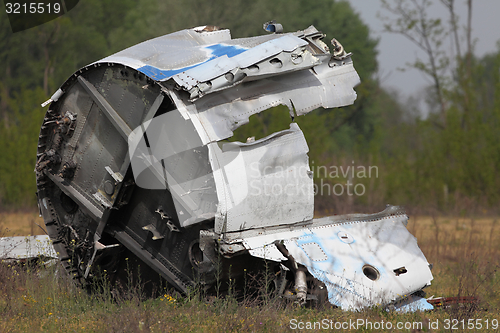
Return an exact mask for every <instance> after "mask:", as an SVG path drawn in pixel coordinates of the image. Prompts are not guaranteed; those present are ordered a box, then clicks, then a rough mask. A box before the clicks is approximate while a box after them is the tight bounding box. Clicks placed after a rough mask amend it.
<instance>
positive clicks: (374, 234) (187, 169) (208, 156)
mask: <svg viewBox="0 0 500 333" xmlns="http://www.w3.org/2000/svg"><path fill="white" fill-rule="evenodd" d="M266 26H267V27H268V28H267V29H268V30H269V29H270V28H269V27H272V28H273V29H275V30H272V29H271V31H276V32H278V33H272V34H267V35H263V36H257V37H251V38H242V39H231V35H230V32H229V30H225V29H218V28H217V27H213V26H211V27H198V28H194V29H187V30H182V31H179V32H176V33H173V34H169V35H165V36H162V37H158V38H155V39H152V40H149V41H146V42H143V43H141V44H138V45H135V46H132V47H130V48H128V49H125V50H123V51H121V52H118V53H116V54H114V55H111V56H109V57H107V58H105V59H102V60H100V61H97V62H95V63H93V64H91V65H89V66H87V67H84V68H82V69H81V70H79V71H78V72H76V73H75V74H74V75H73V76H71V77H70V78H69V79H68V80H67V81H66V82H65V83H64V84H63V85H62V86H61V88H60V89H59V90H58V91H57V92H56V93H55V94H54V95H53V96H52V98H51V99H50V100H49V101H47V102H46V103H44V104H43V105H44V106H45V105H48V104H50V106H49V109H48V111H47V114H46V117H45V119H44V123H43V124H42V127H41V131H40V138H39V145H38V155H37V157H38V158H37V165H36V170H35V171H36V174H37V186H38V202H39V207H40V210H41V214H42V215H43V218H44V220H45V224H46V226H47V230H48V232H49V235H50V238H51V239H52V240H53V242H54V248H55V250H56V251H57V252H58V253H59V257H60V259H61V260H62V262H63V265H64V266H65V267H66V269H67V270H68V271H69V272H70V273H71V275H72V276H73V277H74V278H75V279H76V280H78V281H79V282H81V283H82V284H83V285H85V284H87V283H89V282H90V281H91V280H92V279H93V278H94V277H95V276H97V275H98V272H99V269H106V270H107V272H108V274H109V275H110V276H111V277H112V279H114V281H119V280H120V279H122V280H124V279H125V280H126V279H127V273H126V267H130V266H129V263H130V262H127V260H129V258H133V260H135V261H134V262H137V263H142V265H141V267H142V268H137V269H138V270H141V272H142V274H143V275H142V276H148V278H150V279H154V276H155V275H156V276H158V273H159V274H160V275H161V276H162V278H163V279H165V280H166V281H167V282H168V283H169V284H171V285H173V286H174V287H175V288H177V289H178V290H180V291H181V292H187V290H189V288H191V287H193V286H194V285H195V281H199V280H200V281H201V283H202V284H203V285H204V287H205V288H206V289H207V290H210V289H211V288H213V287H214V285H215V284H216V282H217V281H216V279H229V278H235V279H236V280H237V281H239V282H240V283H241V281H243V280H246V275H245V274H254V275H253V276H259V274H262V273H263V270H264V269H265V268H270V269H272V270H274V273H275V275H274V276H275V279H273V280H274V281H273V287H274V290H275V291H274V292H275V293H278V294H279V295H282V296H283V297H286V298H291V299H293V300H295V301H297V302H299V303H306V302H308V303H311V302H312V303H321V302H326V301H329V302H330V303H331V304H333V305H336V306H339V307H341V308H343V309H360V308H363V307H368V306H373V305H383V306H386V307H391V308H400V309H402V310H405V309H406V310H407V309H411V308H415V309H417V308H418V309H429V308H432V306H431V305H430V304H429V303H427V302H425V299H424V298H423V297H422V294H423V292H422V289H423V288H424V287H426V286H428V285H430V281H431V280H432V274H431V272H430V269H429V264H428V262H427V260H426V259H425V257H424V255H423V254H422V252H421V251H420V249H419V247H418V245H417V242H416V239H415V238H414V237H413V236H412V235H411V234H410V233H409V232H408V230H407V229H406V224H407V219H408V217H407V216H406V214H405V212H404V211H403V210H402V209H401V208H398V207H392V206H390V207H387V208H386V209H385V210H384V211H383V212H381V213H377V214H371V215H346V216H332V217H326V218H321V219H313V213H314V212H313V210H314V193H313V179H312V173H311V170H310V168H309V161H308V156H307V153H308V150H309V149H308V146H307V143H306V140H305V138H304V135H303V133H302V131H301V130H300V128H299V126H298V125H297V124H296V123H295V122H293V118H294V117H296V116H302V115H305V114H307V113H308V112H310V111H312V110H314V109H316V108H318V107H323V108H335V107H341V106H345V105H350V104H352V103H353V102H354V100H355V99H356V93H355V91H354V89H353V88H354V86H356V85H357V84H358V83H359V77H358V74H357V73H356V71H355V69H354V67H353V63H352V59H351V54H349V53H346V52H345V51H344V49H343V47H342V46H341V45H340V43H339V42H338V41H336V40H335V39H333V40H332V44H333V48H334V51H333V53H330V50H329V48H328V46H327V45H326V44H325V43H324V42H322V38H323V37H324V35H323V34H322V33H321V32H319V31H318V30H316V28H314V27H313V26H311V27H309V28H307V29H305V30H303V31H297V32H294V33H279V32H280V31H281V29H282V27H281V25H279V24H276V23H275V22H269V23H268V24H267V25H266ZM277 105H285V106H287V107H288V109H289V110H290V116H291V118H290V120H291V123H290V127H289V129H286V130H283V131H280V132H276V133H273V134H270V135H268V136H267V137H265V138H262V139H260V140H248V142H245V143H241V142H227V141H225V140H226V139H227V138H230V137H231V136H232V135H233V132H234V131H235V130H237V129H238V127H240V126H241V125H243V124H245V123H247V122H248V119H249V117H250V116H251V115H253V114H257V113H259V112H263V111H265V110H267V109H269V108H272V107H274V106H277ZM269 189H280V191H271V194H270V192H269ZM74 244H76V246H74ZM71 258H74V260H70V259H71ZM144 264H145V265H144ZM144 266H146V267H144ZM217 272H219V273H221V274H219V273H217ZM144 274H146V275H144ZM200 278H201V279H200ZM219 282H220V281H219ZM220 285H224V284H220ZM267 287H268V286H266V288H267Z"/></svg>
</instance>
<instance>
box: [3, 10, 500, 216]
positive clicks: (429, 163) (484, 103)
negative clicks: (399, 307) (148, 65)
mask: <svg viewBox="0 0 500 333" xmlns="http://www.w3.org/2000/svg"><path fill="white" fill-rule="evenodd" d="M442 2H443V4H445V5H448V6H449V5H450V4H451V5H453V1H452V0H442ZM412 3H418V4H424V5H425V3H426V1H425V0H418V1H416V2H415V1H411V2H410V1H404V0H394V1H387V2H386V4H385V5H386V9H387V10H392V11H393V13H395V14H396V15H399V17H406V16H404V15H403V14H405V12H404V10H408V9H410V10H413V9H412V7H408V6H410V5H411V4H412ZM398 6H399V7H398ZM405 6H406V7H405ZM451 7H453V6H451ZM421 9H422V11H421V12H420V14H425V13H426V12H425V10H426V7H425V6H424V7H422V8H421ZM452 9H453V8H452ZM398 10H399V13H398ZM411 13H413V14H414V17H411V19H410V21H406V22H404V21H401V20H400V21H399V23H400V24H401V25H400V26H398V22H390V21H389V19H387V22H388V27H387V28H388V30H392V31H393V32H398V33H411V32H412V31H413V30H412V29H415V28H418V29H417V34H418V33H419V31H420V33H421V32H422V30H423V31H424V32H426V33H427V32H428V33H429V35H425V34H424V37H425V38H427V39H428V40H427V41H428V42H429V43H432V42H434V43H436V41H439V38H440V37H439V33H440V32H439V31H440V30H439V29H441V30H442V32H441V33H445V32H446V33H457V34H458V32H457V29H456V25H455V26H454V25H453V22H452V21H450V22H451V23H450V24H447V23H442V22H436V21H433V20H431V19H429V18H427V17H425V16H423V17H419V16H418V15H417V14H419V12H418V11H415V10H413V11H411ZM450 13H454V12H453V11H452V10H450ZM0 15H3V16H2V17H0V209H12V208H29V207H34V206H35V205H36V198H35V192H36V188H35V175H34V173H33V169H34V165H35V162H36V161H35V159H36V145H37V141H38V132H39V128H40V124H41V122H42V119H43V116H44V114H45V111H46V108H45V109H44V108H42V107H40V103H41V102H43V101H45V100H47V99H48V98H49V97H50V95H51V94H52V93H53V92H54V91H55V90H57V88H58V87H59V86H60V85H61V84H62V83H63V82H64V81H65V80H66V79H67V78H68V77H69V76H70V75H71V74H73V73H74V72H75V71H76V70H78V69H79V68H81V67H83V66H85V65H87V64H89V63H91V62H93V61H96V60H98V59H101V58H103V57H105V56H108V55H110V54H112V53H114V52H117V51H119V50H122V49H124V48H126V47H129V46H132V45H134V44H137V43H139V42H141V41H144V40H146V39H149V38H154V37H157V36H160V35H163V34H167V33H170V32H174V31H177V30H181V29H184V28H190V27H194V26H199V25H205V24H213V25H218V26H220V27H223V28H229V29H231V33H232V36H233V38H238V37H248V36H253V35H259V34H263V33H265V32H264V31H263V30H262V23H264V22H265V21H269V20H272V19H274V20H276V21H278V22H280V23H282V24H283V26H284V30H285V31H296V30H300V29H305V28H306V27H308V26H309V25H311V24H312V25H315V26H316V28H318V29H319V30H321V31H323V32H324V33H325V34H326V35H327V37H326V39H325V42H327V43H329V40H330V39H331V38H333V37H335V38H336V39H337V40H339V41H340V42H341V43H342V44H343V46H344V47H345V49H346V50H347V51H348V52H352V53H353V60H354V65H355V68H356V70H357V71H358V73H359V74H360V77H361V81H362V83H361V84H360V85H359V86H357V87H356V92H357V94H358V99H357V100H356V102H355V103H354V105H352V106H349V107H344V108H338V109H332V110H316V111H314V112H312V113H310V114H308V115H307V116H304V117H298V118H297V119H296V121H297V123H298V124H299V126H300V127H301V129H302V130H303V131H304V134H305V136H306V139H307V141H308V144H309V149H310V152H309V158H310V164H311V166H312V169H313V171H315V183H316V188H317V190H318V191H319V194H318V195H317V196H316V200H315V201H316V206H317V207H316V208H317V209H318V210H319V211H320V213H344V212H348V211H351V212H352V211H354V210H357V211H373V210H376V209H381V208H382V207H383V205H385V204H386V203H391V204H399V205H406V206H409V207H421V208H422V207H432V208H433V209H441V210H450V209H456V208H457V207H458V208H460V207H465V206H467V205H469V206H470V207H476V208H477V207H481V208H485V209H489V208H491V207H494V206H495V204H496V203H497V202H498V200H499V191H498V188H500V180H499V179H497V178H496V172H497V170H499V169H500V140H499V139H500V131H499V130H498V129H499V128H500V104H499V102H500V101H499V100H498V99H499V98H500V91H499V89H500V78H499V73H500V52H497V53H495V54H491V55H487V56H485V57H483V58H481V59H478V58H476V57H474V55H473V52H472V47H468V48H467V51H466V52H465V53H464V54H462V53H457V54H455V55H453V56H447V55H445V54H444V53H436V54H434V53H432V50H434V49H433V48H438V49H439V46H440V45H434V46H432V45H431V46H432V48H431V49H430V51H431V54H432V56H433V57H434V58H432V57H431V58H430V59H431V60H429V61H428V62H424V61H420V62H418V61H417V62H416V63H414V64H413V65H414V67H416V68H419V69H421V70H423V71H424V72H427V73H429V75H431V77H432V75H435V76H436V78H437V81H438V82H439V83H440V85H439V87H438V88H436V87H434V88H436V89H429V93H428V99H429V100H430V101H431V104H432V105H438V107H437V109H436V111H435V112H431V114H430V115H429V116H428V117H427V118H425V119H423V118H422V117H421V116H420V113H419V112H415V110H414V108H412V106H411V105H408V104H407V105H403V104H401V103H400V102H398V101H397V99H396V98H395V97H394V96H393V94H391V93H390V92H387V91H386V90H384V89H383V88H382V87H381V86H380V84H379V82H377V80H376V79H375V78H374V77H375V73H376V71H377V60H376V55H377V51H376V45H377V41H376V40H374V39H373V38H371V37H370V35H369V29H368V27H367V26H366V25H365V24H364V23H363V22H362V21H361V19H360V18H359V16H358V15H357V14H356V13H355V12H354V11H353V10H352V8H351V7H350V5H349V3H347V2H344V1H328V2H326V1H320V0H315V1H303V0H286V1H285V0H275V1H273V2H269V1H263V0H256V1H252V2H244V1H243V0H207V1H203V2H200V1H194V0H183V1H179V0H151V1H137V0H111V1H98V0H85V1H80V3H79V4H78V6H77V7H75V8H74V9H73V10H72V11H70V12H69V13H68V14H66V15H64V16H63V17H60V18H59V19H57V20H55V21H52V22H49V23H46V24H44V25H42V26H39V27H35V28H32V29H29V30H27V31H23V32H19V33H16V34H12V32H11V30H10V27H9V23H8V20H7V17H6V15H5V14H0ZM415 15H417V16H415ZM422 24H423V28H422ZM449 26H451V29H448V28H449ZM453 28H455V30H453ZM398 29H399V30H398ZM426 29H427V30H426ZM433 29H434V30H433ZM428 30H430V32H429V31H428ZM420 37H422V36H420ZM441 37H442V36H441ZM433 38H434V39H433ZM468 45H469V46H470V43H469V44H468ZM432 63H435V64H436V63H437V64H439V66H443V68H434V70H435V71H434V72H432V71H433V66H432ZM445 65H446V66H448V68H447V69H448V73H449V74H447V75H445V74H443V72H442V71H441V70H442V69H444V66H445ZM439 66H438V67H439ZM434 67H436V66H434ZM431 88H432V87H431ZM289 122H290V118H289V116H288V112H287V111H286V110H284V109H283V108H282V107H277V108H275V109H273V110H270V111H266V112H263V113H261V114H258V115H254V116H252V117H251V118H250V123H249V124H247V125H245V126H243V127H241V128H240V129H239V130H237V131H236V132H235V137H234V139H237V140H245V139H246V138H247V137H250V136H256V137H262V136H264V135H266V134H269V133H272V132H273V131H276V130H280V129H284V128H288V124H289ZM370 166H372V167H376V171H377V173H376V174H375V173H372V174H371V175H368V174H367V173H366V174H365V175H364V176H363V174H359V173H358V171H360V170H361V168H360V167H365V168H366V170H368V169H367V168H368V167H370ZM347 168H355V170H356V173H354V174H352V173H351V172H347V173H346V170H351V171H352V169H347ZM325 171H326V172H325ZM348 183H349V184H351V185H352V187H351V191H350V193H353V188H354V185H356V184H362V185H363V189H364V192H363V195H359V196H357V195H352V196H350V195H348V192H347V184H348ZM325 184H328V185H329V186H326V187H325V186H324V185H325ZM336 184H339V185H340V187H339V186H337V187H336V188H334V186H335V185H336ZM341 188H342V189H343V192H342V194H341V195H338V194H340V189H341ZM322 189H323V190H322ZM328 189H329V191H328ZM332 189H335V191H333V190H332ZM359 189H360V187H359V188H358V194H359V193H360V190H359ZM320 194H321V195H320ZM464 203H465V204H466V205H465V206H464Z"/></svg>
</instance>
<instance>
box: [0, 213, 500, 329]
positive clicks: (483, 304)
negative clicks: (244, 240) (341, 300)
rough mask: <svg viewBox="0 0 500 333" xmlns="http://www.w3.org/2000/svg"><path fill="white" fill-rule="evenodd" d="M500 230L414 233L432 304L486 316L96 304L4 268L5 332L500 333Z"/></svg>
mask: <svg viewBox="0 0 500 333" xmlns="http://www.w3.org/2000/svg"><path fill="white" fill-rule="evenodd" d="M0 221H1V228H2V229H3V228H5V227H8V228H9V229H10V230H11V231H9V233H12V234H16V235H22V234H30V233H39V231H40V232H41V230H40V228H39V227H37V226H36V225H35V226H34V227H32V221H36V222H37V223H39V224H41V223H43V222H42V221H41V219H38V218H37V215H36V214H28V213H26V214H7V215H1V216H0ZM42 226H43V224H42ZM499 228H500V225H499V223H498V219H495V218H478V219H472V218H452V217H440V218H433V217H415V216H412V217H411V218H410V223H409V224H408V229H409V230H410V231H411V232H412V233H413V234H414V235H415V236H416V237H417V238H418V243H419V245H420V247H421V249H422V251H423V252H424V254H425V255H426V257H427V259H428V261H429V262H430V263H432V264H433V266H434V268H433V275H434V280H433V281H432V286H430V287H428V288H427V289H426V292H427V295H428V296H431V295H435V296H436V297H437V296H474V297H477V298H478V299H479V304H478V305H477V306H474V305H465V306H460V307H458V306H454V307H450V308H446V309H437V310H435V311H431V312H415V313H408V314H400V313H394V312H386V311H384V310H382V309H380V308H372V309H367V310H364V311H361V312H344V311H341V310H339V309H323V310H318V309H306V308H300V307H297V306H294V305H288V306H286V307H285V306H284V305H283V303H282V302H281V301H280V300H268V301H266V302H264V304H260V305H256V304H255V302H251V301H248V302H243V303H241V302H236V301H235V300H234V299H233V298H230V297H229V298H225V299H211V300H210V302H208V301H207V300H205V299H203V300H200V299H199V298H198V297H196V295H191V296H190V297H187V298H186V297H180V296H179V295H177V294H176V293H175V292H173V291H171V290H164V292H163V293H162V295H163V296H161V297H159V298H155V299H144V298H143V297H142V293H141V291H140V290H138V289H133V290H130V291H129V292H128V293H126V294H123V295H121V296H119V297H113V296H112V295H111V293H110V292H109V289H108V288H106V286H104V290H105V292H104V293H102V294H98V295H94V296H89V295H87V294H86V293H85V292H83V291H82V290H80V289H78V288H75V287H74V286H73V285H72V284H71V283H68V282H67V281H66V280H65V279H64V278H59V279H56V278H55V273H54V271H53V269H54V268H48V269H42V272H41V273H42V274H39V273H37V269H28V270H24V269H21V268H19V267H16V266H9V265H8V264H3V265H0V281H1V282H2V283H1V284H0V332H56V331H57V332H59V331H60V332H63V331H64V332H253V331H255V332H260V331H264V332H287V331H297V330H299V328H303V330H305V331H308V330H307V329H308V328H309V327H310V328H316V330H323V329H324V330H326V329H328V330H329V329H331V330H332V331H346V332H369V331H377V332H379V331H380V332H382V331H394V332H400V331H402V332H429V331H432V332H450V331H467V332H476V331H477V332H488V331H500V325H499V321H500V275H499V274H500V273H499V272H498V269H499V268H500V233H499ZM398 323H399V324H398ZM342 325H343V328H342ZM398 325H400V326H399V327H398ZM495 327H496V329H495ZM454 328H455V329H454Z"/></svg>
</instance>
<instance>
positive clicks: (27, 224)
mask: <svg viewBox="0 0 500 333" xmlns="http://www.w3.org/2000/svg"><path fill="white" fill-rule="evenodd" d="M37 224H38V225H37ZM39 226H40V227H42V228H43V230H42V229H41V228H40V227H39ZM44 230H45V224H44V223H43V219H42V218H41V217H39V216H38V212H29V213H0V237H9V236H27V235H45V232H44Z"/></svg>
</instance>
